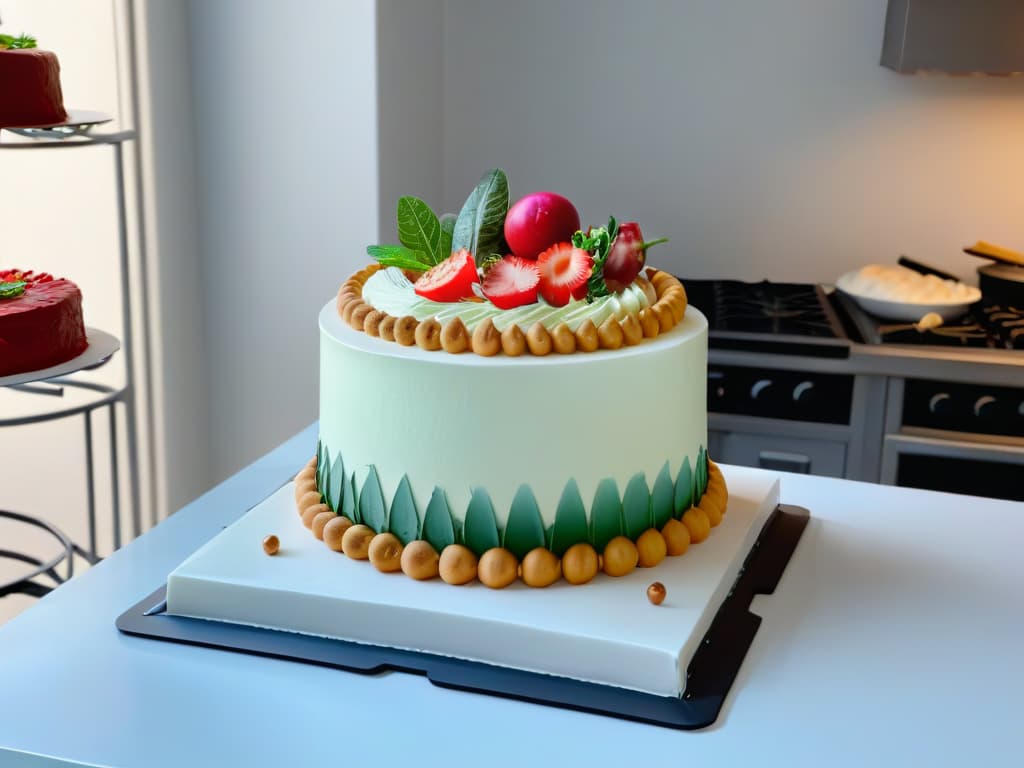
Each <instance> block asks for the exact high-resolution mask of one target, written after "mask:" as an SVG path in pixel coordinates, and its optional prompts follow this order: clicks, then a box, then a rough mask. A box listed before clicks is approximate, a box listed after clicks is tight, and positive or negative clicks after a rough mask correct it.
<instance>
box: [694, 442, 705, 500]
mask: <svg viewBox="0 0 1024 768" xmlns="http://www.w3.org/2000/svg"><path fill="white" fill-rule="evenodd" d="M694 478H695V481H694V490H693V503H694V504H700V499H701V497H702V496H703V495H704V491H706V490H707V487H708V454H707V451H705V450H704V446H703V445H702V446H701V447H700V449H699V450H698V451H697V471H696V472H694Z"/></svg>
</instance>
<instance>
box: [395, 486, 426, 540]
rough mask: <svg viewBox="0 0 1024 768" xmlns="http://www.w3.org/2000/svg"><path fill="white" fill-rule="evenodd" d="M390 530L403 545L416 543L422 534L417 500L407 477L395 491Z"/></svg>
mask: <svg viewBox="0 0 1024 768" xmlns="http://www.w3.org/2000/svg"><path fill="white" fill-rule="evenodd" d="M388 530H389V531H391V532H392V533H393V534H395V536H397V537H398V540H399V541H400V542H402V544H403V545H405V544H408V543H409V542H410V541H415V540H416V538H417V537H418V536H419V534H420V516H419V513H418V512H417V511H416V500H415V499H414V498H413V496H412V488H410V487H409V478H408V477H406V476H405V475H402V479H401V481H399V483H398V488H397V489H396V490H395V498H394V499H392V501H391V510H390V512H389V513H388Z"/></svg>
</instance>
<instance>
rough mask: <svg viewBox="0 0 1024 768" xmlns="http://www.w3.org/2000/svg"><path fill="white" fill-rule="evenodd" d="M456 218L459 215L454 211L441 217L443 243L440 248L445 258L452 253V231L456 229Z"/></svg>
mask: <svg viewBox="0 0 1024 768" xmlns="http://www.w3.org/2000/svg"><path fill="white" fill-rule="evenodd" d="M456 218H458V217H457V216H456V215H455V214H454V213H446V214H444V215H443V216H442V217H441V245H440V246H439V248H440V251H441V255H442V257H444V258H448V257H449V256H451V255H452V233H453V232H454V231H455V219H456Z"/></svg>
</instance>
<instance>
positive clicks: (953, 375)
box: [683, 278, 1024, 500]
mask: <svg viewBox="0 0 1024 768" xmlns="http://www.w3.org/2000/svg"><path fill="white" fill-rule="evenodd" d="M683 284H684V285H685V286H686V290H687V294H688V296H689V299H690V302H691V303H692V304H693V305H694V306H696V307H698V308H699V309H700V310H701V311H702V312H704V314H705V315H706V316H707V317H708V323H709V364H708V412H709V416H708V426H709V443H710V450H711V453H712V455H713V456H716V457H717V458H720V459H721V460H722V461H724V462H727V463H736V464H746V465H751V466H761V467H765V468H773V469H782V470H789V471H797V472H808V473H813V474H823V475H831V476H840V477H848V478H852V479H859V480H870V481H880V482H885V483H890V484H896V485H906V486H913V487H918V488H933V489H937V490H945V491H952V492H960V493H971V494H976V495H984V496H995V497H999V498H1009V499H1021V500H1024V483H1022V482H1021V481H1020V478H1021V477H1024V354H1021V353H1022V352H1024V310H1022V309H1020V308H1017V307H1014V306H1006V305H1003V304H997V303H995V302H991V301H989V302H986V301H984V300H983V301H982V302H980V303H979V304H977V305H975V306H973V307H971V310H970V312H969V313H968V314H966V315H965V316H964V317H962V318H959V319H957V320H954V321H951V322H947V323H945V324H943V325H942V326H939V327H937V328H932V329H927V330H918V328H917V327H916V326H915V325H913V324H896V323H892V322H889V321H884V320H880V319H878V318H874V317H872V316H871V315H869V314H867V313H866V312H864V311H863V310H861V309H860V308H859V307H858V306H857V305H856V304H854V303H853V302H852V301H851V300H850V299H848V297H846V296H843V295H842V294H840V293H838V292H835V291H832V290H830V289H828V288H826V287H823V286H820V285H810V284H796V283H771V282H756V283H744V282H740V281H733V280H721V281H708V280H686V279H685V278H684V279H683ZM960 350H963V352H961V351H960ZM975 351H977V353H975ZM975 354H981V355H982V356H983V357H984V356H985V355H987V356H988V357H987V358H984V360H986V361H989V362H991V361H996V362H998V363H999V364H1000V365H1001V368H1000V374H1001V375H1000V377H998V380H997V379H996V378H993V379H992V380H991V381H989V380H986V378H985V376H984V375H983V373H982V372H983V371H985V370H988V369H987V368H985V366H983V365H979V364H978V359H977V357H975V356H972V355H975ZM1018 355H1019V357H1018ZM1014 366H1019V367H1014ZM990 367H991V366H990ZM1007 380H1009V381H1010V382H1011V385H1010V386H1006V383H1007ZM1017 381H1019V382H1020V384H1019V386H1017V385H1015V383H1016V382H1017Z"/></svg>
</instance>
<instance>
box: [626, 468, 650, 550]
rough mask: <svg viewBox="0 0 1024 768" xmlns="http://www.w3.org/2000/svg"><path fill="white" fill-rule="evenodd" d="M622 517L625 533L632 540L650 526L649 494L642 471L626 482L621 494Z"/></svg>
mask: <svg viewBox="0 0 1024 768" xmlns="http://www.w3.org/2000/svg"><path fill="white" fill-rule="evenodd" d="M622 518H623V520H624V521H625V523H626V535H627V536H628V537H629V538H631V539H633V540H634V541H636V539H637V538H639V536H640V534H641V533H643V532H644V531H646V530H647V529H648V528H650V527H651V494H650V491H648V490H647V481H646V480H645V479H644V473H643V472H637V473H636V474H635V475H633V476H632V477H631V478H629V482H628V483H627V484H626V492H625V493H624V494H622Z"/></svg>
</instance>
